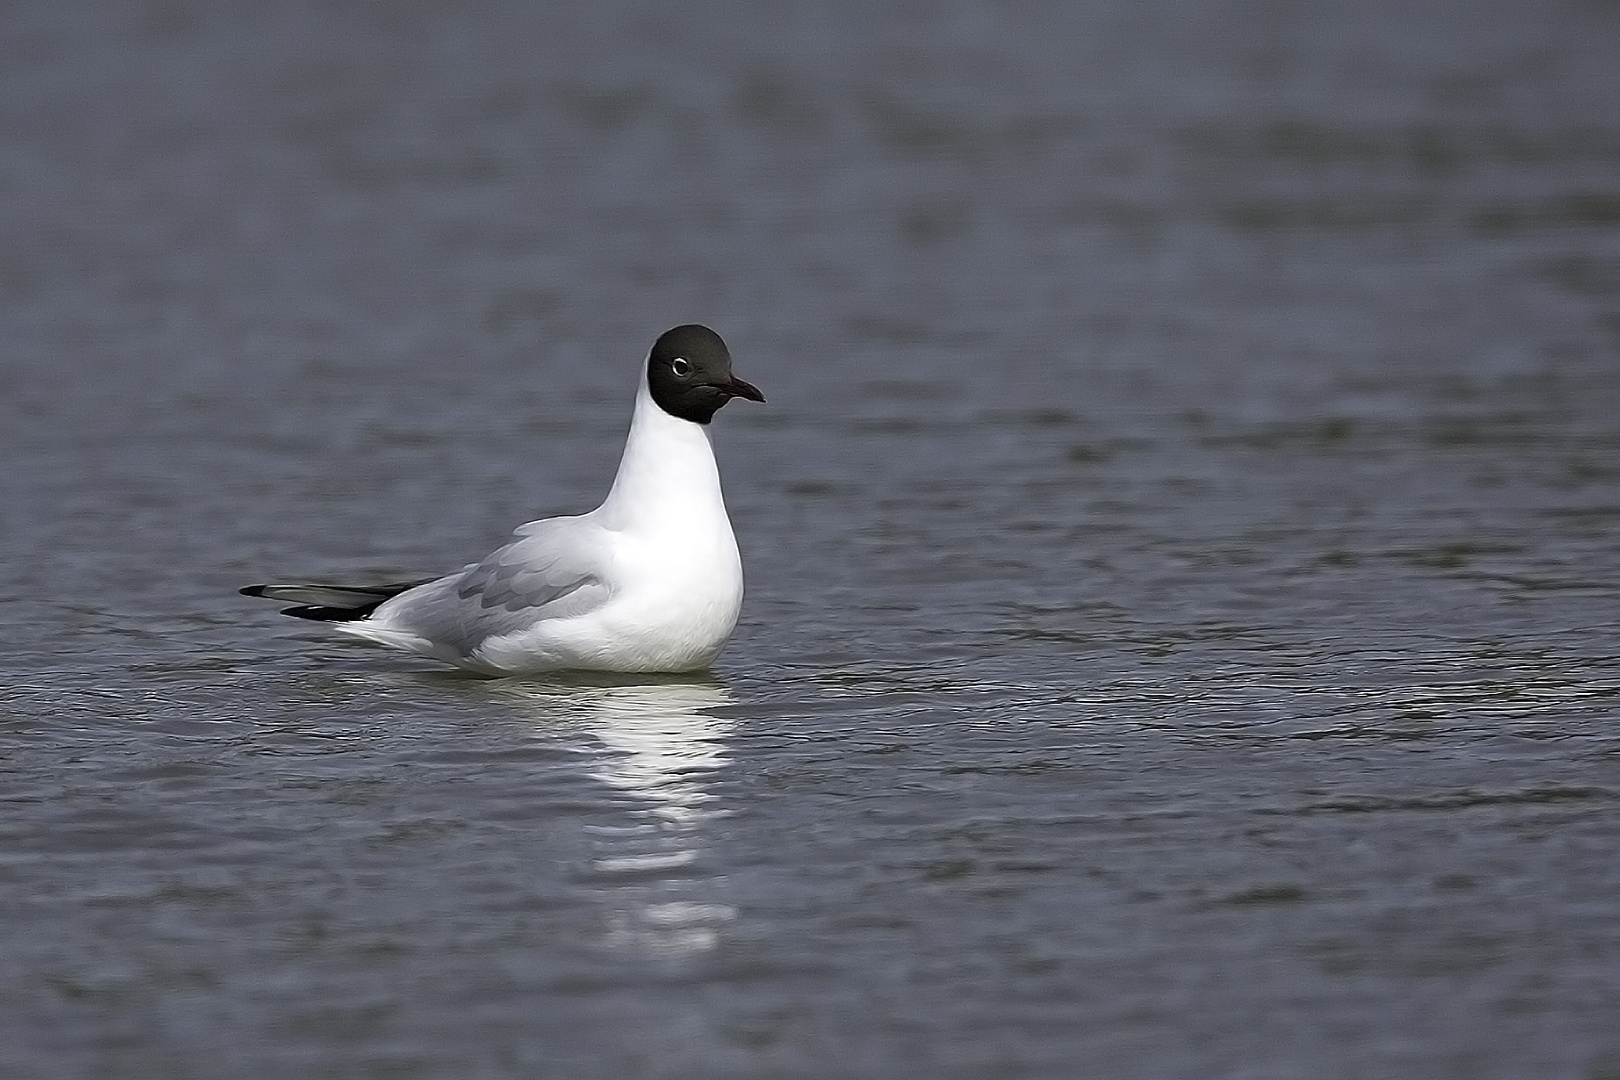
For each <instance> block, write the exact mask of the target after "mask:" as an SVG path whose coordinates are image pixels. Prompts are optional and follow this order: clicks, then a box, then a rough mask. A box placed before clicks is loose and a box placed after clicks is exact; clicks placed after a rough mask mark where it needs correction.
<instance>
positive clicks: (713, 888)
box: [506, 676, 737, 957]
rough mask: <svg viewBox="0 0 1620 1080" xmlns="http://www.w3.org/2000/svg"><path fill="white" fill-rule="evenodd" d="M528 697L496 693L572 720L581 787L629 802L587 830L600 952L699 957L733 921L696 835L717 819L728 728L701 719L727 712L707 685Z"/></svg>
mask: <svg viewBox="0 0 1620 1080" xmlns="http://www.w3.org/2000/svg"><path fill="white" fill-rule="evenodd" d="M642 678H644V679H647V680H648V681H646V682H639V683H636V684H623V685H613V684H598V685H535V684H522V683H513V684H509V685H507V687H506V689H507V690H508V691H509V692H511V693H513V694H516V695H521V696H522V697H523V698H524V699H525V703H526V705H527V706H528V707H529V708H530V709H531V710H533V711H534V712H535V713H537V714H539V713H542V712H543V713H544V714H545V715H546V717H547V719H548V720H549V721H550V722H549V723H548V725H547V726H548V727H550V728H551V729H552V730H556V727H555V725H556V721H557V720H558V719H564V718H566V719H574V720H576V721H577V723H578V729H582V730H583V732H584V733H585V734H586V736H587V743H586V746H585V747H583V749H585V750H586V752H587V753H588V754H589V755H590V756H591V757H592V759H593V761H592V763H591V766H590V767H589V768H588V769H587V773H588V775H590V776H591V777H592V778H594V779H596V780H599V781H601V782H602V783H604V784H607V785H608V786H609V787H611V788H612V789H614V790H615V791H616V792H619V793H622V794H623V795H626V796H629V798H630V806H629V812H628V814H627V815H626V814H620V815H617V816H618V818H619V820H617V821H609V820H602V819H598V820H597V821H595V822H594V823H592V824H590V825H588V826H587V831H588V833H589V835H590V838H591V847H592V849H593V851H592V854H591V856H590V860H589V870H588V872H587V875H586V876H587V880H588V881H590V882H591V883H592V884H594V885H596V886H597V887H599V889H600V890H601V894H602V897H603V899H604V900H605V902H606V904H607V907H608V914H607V930H606V935H605V939H606V943H607V945H608V946H609V947H611V948H615V949H624V950H628V951H633V952H637V953H642V954H645V955H651V956H659V957H682V956H690V955H694V954H698V953H703V952H707V951H709V950H711V949H713V948H714V947H715V946H716V945H718V944H719V943H720V939H721V934H722V932H723V931H724V929H725V927H726V926H727V925H728V924H729V923H731V922H732V921H733V920H734V919H735V918H736V915H737V912H736V909H735V908H733V907H731V906H730V905H727V904H725V903H722V902H720V895H721V893H722V890H723V886H724V881H723V879H722V878H720V877H719V876H718V875H715V874H713V873H710V872H707V871H705V869H704V868H703V865H702V863H703V859H704V853H705V852H704V849H705V846H706V838H705V829H706V827H707V826H708V825H709V824H710V823H712V822H713V821H715V820H716V819H717V818H719V817H721V816H722V815H723V814H724V813H725V811H724V810H723V809H722V808H721V807H720V806H719V805H718V800H717V797H716V796H715V794H714V792H713V791H712V790H710V785H711V783H712V781H713V779H714V777H715V774H716V773H717V772H718V770H719V769H720V768H721V767H722V766H724V765H725V763H726V750H725V740H726V737H727V736H728V735H729V734H730V732H731V727H732V725H731V723H730V722H729V721H727V720H723V719H721V718H718V717H716V716H713V715H711V714H710V713H709V712H708V711H707V710H709V709H712V708H714V707H716V706H720V705H727V704H730V703H731V702H732V701H733V698H732V696H731V694H730V693H729V692H728V691H727V690H726V688H725V687H724V686H722V685H721V684H719V683H717V682H712V681H699V682H693V681H673V680H671V681H652V680H653V679H654V678H655V677H653V676H642Z"/></svg>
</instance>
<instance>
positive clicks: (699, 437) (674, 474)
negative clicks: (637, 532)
mask: <svg viewBox="0 0 1620 1080" xmlns="http://www.w3.org/2000/svg"><path fill="white" fill-rule="evenodd" d="M596 513H597V514H598V515H600V517H601V518H602V521H603V523H604V524H606V525H608V526H609V527H610V528H617V529H625V528H635V527H636V526H639V525H643V524H647V525H650V524H652V523H654V522H663V521H667V520H668V519H670V518H672V517H673V518H678V519H686V520H694V519H697V520H701V519H703V518H707V517H710V516H711V515H718V517H719V520H721V521H725V519H726V504H725V500H724V499H723V498H722V496H721V494H720V470H719V468H718V467H717V466H716V465H715V463H714V448H713V446H712V445H711V444H710V442H709V429H708V428H707V427H706V426H705V425H703V424H694V423H692V422H691V421H690V420H682V419H680V418H678V417H674V416H671V415H670V414H669V413H667V412H665V411H664V410H663V409H661V408H659V407H658V405H657V404H656V403H655V402H654V401H653V399H652V394H651V393H649V392H648V390H647V377H646V375H645V374H643V375H642V378H641V391H640V393H638V394H637V395H636V410H635V412H634V413H633V414H632V415H631V417H630V436H629V438H628V439H626V440H625V444H624V457H623V458H621V459H620V460H619V473H618V475H617V476H615V477H614V479H613V488H612V490H610V491H609V492H608V495H607V498H606V499H604V500H603V501H602V505H601V507H600V508H599V509H598V510H597V511H596Z"/></svg>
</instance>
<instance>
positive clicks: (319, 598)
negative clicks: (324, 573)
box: [237, 578, 435, 622]
mask: <svg viewBox="0 0 1620 1080" xmlns="http://www.w3.org/2000/svg"><path fill="white" fill-rule="evenodd" d="M433 580H435V579H434V578H422V579H420V580H418V581H401V582H396V583H395V584H393V585H249V586H247V587H245V588H243V589H239V590H237V591H238V592H240V593H241V594H242V595H243V596H263V597H268V598H269V599H271V600H285V601H287V602H289V603H291V604H294V605H296V606H295V607H290V608H283V609H282V611H281V613H282V614H283V615H294V616H296V617H298V618H300V619H318V620H320V621H322V622H353V621H354V620H355V619H364V618H365V617H366V616H367V615H370V614H371V613H372V612H373V611H376V610H377V608H378V607H380V606H381V605H382V603H383V601H385V600H388V599H390V598H392V597H395V596H398V595H399V594H400V593H402V592H404V591H405V590H407V589H414V588H416V587H417V586H418V585H426V584H427V583H428V582H430V581H433Z"/></svg>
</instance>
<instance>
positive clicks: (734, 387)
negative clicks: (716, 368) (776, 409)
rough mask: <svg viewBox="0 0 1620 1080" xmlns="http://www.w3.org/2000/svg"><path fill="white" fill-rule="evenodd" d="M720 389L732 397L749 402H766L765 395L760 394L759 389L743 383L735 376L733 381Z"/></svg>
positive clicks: (732, 378) (751, 384)
mask: <svg viewBox="0 0 1620 1080" xmlns="http://www.w3.org/2000/svg"><path fill="white" fill-rule="evenodd" d="M720 389H722V390H724V391H725V392H726V393H728V394H730V395H731V396H732V397H740V398H747V399H748V400H749V401H760V402H763V401H764V400H765V395H764V394H762V393H760V392H759V387H757V386H755V385H754V384H753V383H747V382H743V381H742V380H741V379H739V378H737V376H735V375H733V376H732V377H731V381H730V382H729V383H726V384H724V385H723V386H721V387H720Z"/></svg>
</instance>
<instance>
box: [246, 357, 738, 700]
mask: <svg viewBox="0 0 1620 1080" xmlns="http://www.w3.org/2000/svg"><path fill="white" fill-rule="evenodd" d="M734 397H743V398H747V399H749V400H750V401H764V400H765V397H764V395H763V394H761V393H760V392H759V391H758V390H757V389H755V388H754V387H753V386H752V385H750V384H749V383H746V382H744V381H743V380H741V379H739V378H737V377H736V376H735V375H733V374H732V373H731V354H730V352H729V351H727V349H726V343H725V342H724V341H722V340H720V335H718V334H716V333H715V332H714V331H713V330H710V329H709V328H708V327H706V326H697V325H687V326H677V327H675V328H674V329H673V330H670V331H667V332H666V333H664V334H663V335H662V336H661V337H659V339H658V340H657V341H656V342H655V343H654V344H653V347H652V352H651V354H649V356H648V358H647V367H646V373H645V375H644V377H643V378H642V380H641V390H640V392H639V393H638V394H637V395H636V407H635V412H634V414H633V415H632V416H631V419H630V435H629V438H628V439H627V440H626V441H625V446H624V457H623V458H622V459H621V460H620V462H619V472H618V475H617V476H616V477H615V478H614V481H613V488H612V490H610V491H609V492H608V495H607V498H606V499H604V500H603V501H602V505H601V506H599V507H597V508H596V509H595V510H592V511H591V512H590V513H588V514H581V515H579V516H577V517H557V518H545V519H543V520H540V521H531V522H529V523H528V524H526V525H521V526H519V527H518V528H517V530H516V531H515V533H514V536H515V539H514V540H513V541H512V542H511V543H509V544H507V545H506V546H505V547H501V548H498V549H496V550H495V551H494V552H492V553H491V554H489V555H487V556H485V557H484V558H483V559H482V560H480V561H478V562H475V563H470V564H468V565H467V566H465V567H463V568H462V569H461V570H458V571H456V572H455V573H452V574H447V575H445V576H444V577H438V578H429V579H426V580H419V581H411V582H404V583H400V584H394V585H380V586H369V585H360V586H342V585H312V584H294V585H249V586H248V587H247V588H245V589H243V590H242V592H244V593H246V594H247V595H249V596H266V597H269V598H270V599H272V600H282V601H287V602H289V603H292V604H295V605H297V606H295V607H290V608H287V609H286V610H285V612H284V614H287V615H296V616H298V617H300V618H305V619H318V620H323V621H327V622H331V623H333V624H334V625H335V626H336V627H337V628H338V629H339V630H343V631H346V632H347V633H350V634H354V635H356V636H358V637H363V638H368V639H370V640H372V641H376V642H380V643H382V644H384V645H391V646H393V647H395V648H399V649H405V650H407V651H408V652H413V653H418V654H420V655H423V656H431V657H435V658H437V659H440V660H445V661H448V662H450V663H452V664H455V665H457V666H458V667H463V668H468V669H470V670H473V671H478V672H483V673H485V674H488V675H516V674H526V673H533V672H541V671H557V670H570V669H573V670H595V671H626V672H628V671H647V672H676V671H696V670H700V669H703V668H706V667H708V666H709V665H710V664H711V663H713V661H714V659H715V657H716V656H718V655H719V653H720V650H721V648H722V647H723V646H724V645H725V643H726V639H727V638H728V637H730V636H731V631H732V629H733V628H735V626H736V625H737V613H738V611H739V610H740V609H741V606H742V595H743V578H742V561H741V559H740V558H739V556H738V554H737V540H736V537H735V536H733V535H732V531H731V520H730V518H728V517H727V516H726V504H725V500H724V499H723V497H722V496H721V492H720V473H719V470H718V469H717V468H716V466H715V461H714V449H713V447H712V446H711V444H710V440H709V426H708V425H709V421H710V420H712V419H713V418H714V414H715V413H716V412H718V411H719V409H720V407H721V406H722V405H724V404H725V403H726V402H728V401H730V400H731V399H732V398H734Z"/></svg>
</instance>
